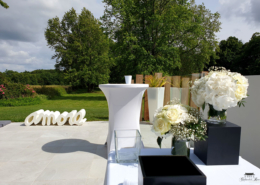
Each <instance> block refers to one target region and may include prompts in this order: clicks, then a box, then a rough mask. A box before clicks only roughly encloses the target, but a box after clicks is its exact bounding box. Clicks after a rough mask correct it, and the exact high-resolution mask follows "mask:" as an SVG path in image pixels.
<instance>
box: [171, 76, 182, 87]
mask: <svg viewBox="0 0 260 185" xmlns="http://www.w3.org/2000/svg"><path fill="white" fill-rule="evenodd" d="M172 87H178V88H180V87H181V77H180V76H173V77H172Z"/></svg>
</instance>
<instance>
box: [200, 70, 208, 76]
mask: <svg viewBox="0 0 260 185" xmlns="http://www.w3.org/2000/svg"><path fill="white" fill-rule="evenodd" d="M208 74H209V72H208V71H202V72H201V77H204V76H207V75H208Z"/></svg>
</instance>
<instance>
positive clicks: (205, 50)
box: [101, 0, 220, 77]
mask: <svg viewBox="0 0 260 185" xmlns="http://www.w3.org/2000/svg"><path fill="white" fill-rule="evenodd" d="M104 3H106V9H105V13H104V15H103V17H102V18H101V19H102V23H103V27H104V30H105V32H106V34H107V35H108V36H109V37H110V38H111V39H113V40H114V41H115V44H114V50H113V56H114V58H115V62H116V67H114V68H113V70H114V72H115V73H118V76H120V77H123V75H125V74H130V75H135V74H151V73H153V72H164V73H166V74H167V73H168V74H187V73H188V74H189V73H191V72H199V71H201V70H202V69H203V68H204V66H205V64H207V63H208V62H209V60H210V56H212V55H215V51H214V50H215V49H216V47H217V40H216V36H215V32H217V31H219V29H220V22H219V20H218V19H219V14H218V13H215V14H212V13H211V12H210V11H209V10H207V9H206V8H205V6H204V5H203V4H202V5H199V6H197V5H195V2H194V1H193V0H191V1H187V0H143V1H139V0H104Z"/></svg>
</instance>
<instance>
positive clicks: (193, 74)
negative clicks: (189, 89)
mask: <svg viewBox="0 0 260 185" xmlns="http://www.w3.org/2000/svg"><path fill="white" fill-rule="evenodd" d="M199 78H200V73H192V76H191V81H192V85H193V84H194V82H195V80H196V79H199ZM190 106H191V107H194V108H197V106H196V105H195V103H194V102H193V101H192V94H190Z"/></svg>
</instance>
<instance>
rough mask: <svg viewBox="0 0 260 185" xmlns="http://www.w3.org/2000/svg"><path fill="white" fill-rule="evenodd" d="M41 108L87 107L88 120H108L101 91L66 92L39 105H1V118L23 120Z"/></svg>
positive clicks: (61, 110) (56, 109)
mask: <svg viewBox="0 0 260 185" xmlns="http://www.w3.org/2000/svg"><path fill="white" fill-rule="evenodd" d="M32 87H33V86H32ZM35 87H37V86H35ZM39 87H40V86H39ZM39 109H44V110H50V111H60V112H63V111H67V112H70V111H72V110H80V109H85V110H86V118H87V120H88V121H105V120H108V106H107V101H106V98H105V96H104V94H103V93H102V92H101V91H97V92H95V93H80V94H66V95H63V96H61V97H57V98H53V99H51V100H45V101H43V102H42V103H41V104H38V105H29V106H19V107H0V120H11V121H12V122H23V121H24V120H25V118H26V116H28V115H29V114H30V113H32V112H34V111H37V110H39Z"/></svg>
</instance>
